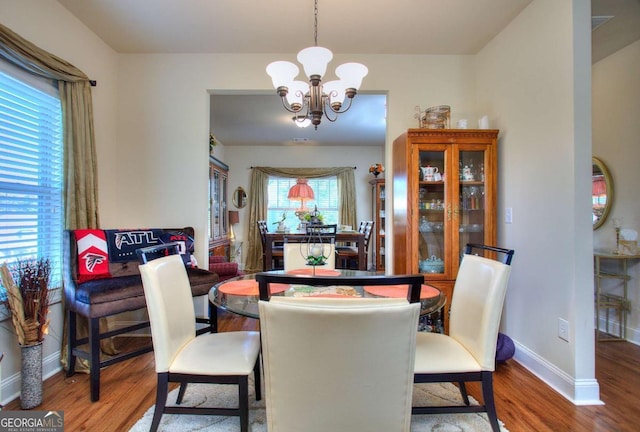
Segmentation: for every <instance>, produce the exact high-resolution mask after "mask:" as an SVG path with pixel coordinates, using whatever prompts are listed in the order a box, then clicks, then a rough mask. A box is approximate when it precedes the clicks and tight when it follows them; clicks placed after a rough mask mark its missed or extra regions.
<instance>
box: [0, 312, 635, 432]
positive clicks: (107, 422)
mask: <svg viewBox="0 0 640 432" xmlns="http://www.w3.org/2000/svg"><path fill="white" fill-rule="evenodd" d="M256 328H257V321H255V320H252V319H246V318H241V317H238V316H236V315H231V314H226V313H222V312H221V313H220V331H230V330H240V329H242V330H253V329H256ZM140 339H141V338H137V339H126V340H124V342H125V343H127V344H140V343H141V341H140ZM143 341H144V339H143ZM596 370H597V373H596V376H597V379H598V382H599V383H600V394H601V399H602V400H603V401H604V402H605V404H606V405H603V406H587V407H580V406H574V405H573V404H572V403H571V402H569V401H567V400H566V399H565V398H563V397H562V396H560V395H559V394H558V393H556V392H555V391H553V390H552V389H551V388H550V387H548V386H547V385H546V384H544V383H542V382H541V381H540V380H539V379H538V378H536V377H535V376H534V375H533V374H531V373H530V372H528V371H527V370H526V369H524V368H523V367H522V366H520V365H519V364H518V363H516V362H515V361H513V360H511V361H508V362H506V363H504V364H500V365H499V366H498V368H497V370H496V373H495V374H494V387H495V388H494V393H495V397H496V406H497V408H498V417H499V418H500V419H501V420H502V421H503V422H504V423H505V425H506V427H507V428H508V429H509V430H510V431H511V432H519V431H536V432H544V431H549V432H564V431H579V432H587V431H602V432H604V431H606V432H611V431H616V432H626V431H629V432H631V431H636V430H638V429H639V428H640V427H639V425H640V410H639V409H638V408H637V407H638V403H639V402H640V396H638V394H637V393H636V392H635V390H636V389H638V388H640V347H638V346H636V345H633V344H630V343H627V342H605V343H602V342H600V343H597V344H596ZM155 387H156V375H155V370H154V360H153V353H148V354H145V355H143V356H139V357H136V358H134V359H131V360H128V361H126V362H123V363H120V364H116V365H114V366H111V367H108V368H106V369H104V370H103V371H102V383H101V394H100V401H99V402H96V403H91V402H90V400H89V383H88V376H87V375H85V374H76V375H74V376H73V377H71V378H66V377H65V375H64V373H62V372H61V373H59V374H56V375H55V376H53V377H51V378H50V379H48V380H47V381H46V382H45V385H44V402H43V404H42V405H41V406H40V407H38V408H37V409H38V410H64V419H65V430H67V431H74V432H75V431H91V432H100V431H109V432H111V431H118V432H120V431H127V430H128V429H129V428H130V427H131V426H132V425H133V424H134V423H135V422H136V421H137V420H138V419H139V418H140V417H142V415H143V414H144V412H145V411H146V410H147V409H148V408H149V407H151V406H152V405H153V404H154V402H155ZM469 391H470V393H471V394H472V395H473V396H474V397H475V398H477V399H480V395H479V388H478V387H477V386H469ZM19 408H20V401H19V400H16V401H13V402H11V403H9V404H7V406H6V407H5V409H8V410H16V409H19Z"/></svg>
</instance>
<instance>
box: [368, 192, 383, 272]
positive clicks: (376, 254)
mask: <svg viewBox="0 0 640 432" xmlns="http://www.w3.org/2000/svg"><path fill="white" fill-rule="evenodd" d="M369 184H370V185H371V193H372V197H371V198H372V199H371V203H372V206H373V207H372V220H373V222H374V223H373V237H372V240H373V242H372V245H371V246H373V247H371V246H369V247H370V248H371V249H372V250H373V263H374V266H375V269H376V270H377V271H383V270H384V267H385V263H384V257H385V230H386V225H385V220H386V217H385V216H386V213H385V198H386V190H385V185H384V179H374V180H371V181H370V182H369Z"/></svg>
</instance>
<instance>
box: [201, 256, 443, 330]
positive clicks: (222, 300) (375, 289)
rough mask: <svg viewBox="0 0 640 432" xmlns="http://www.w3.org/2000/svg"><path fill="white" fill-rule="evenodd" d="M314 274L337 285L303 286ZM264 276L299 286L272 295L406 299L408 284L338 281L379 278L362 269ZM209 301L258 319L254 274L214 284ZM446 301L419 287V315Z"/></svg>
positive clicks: (276, 288)
mask: <svg viewBox="0 0 640 432" xmlns="http://www.w3.org/2000/svg"><path fill="white" fill-rule="evenodd" d="M314 272H315V275H316V276H322V277H327V276H330V277H333V276H335V279H336V284H335V285H331V286H311V285H308V284H305V283H304V280H305V278H308V277H310V276H313V274H314ZM267 273H269V274H276V275H285V274H286V275H295V276H297V277H298V278H299V279H300V283H299V284H298V283H296V284H290V285H289V284H276V283H272V284H270V286H269V288H270V292H271V295H272V296H286V297H335V298H349V297H364V298H366V297H370V298H376V297H393V298H407V292H408V289H409V286H408V285H375V286H367V285H364V286H345V285H343V284H340V278H341V277H343V276H344V277H366V276H381V275H382V273H377V272H369V271H363V270H346V269H344V270H343V269H336V270H333V269H320V268H316V269H312V268H309V269H300V270H292V271H290V272H289V273H285V272H284V271H283V270H274V271H270V272H267ZM209 300H210V301H211V303H213V304H214V305H215V306H217V307H219V308H221V309H223V310H226V311H229V312H233V313H235V314H238V315H242V316H246V317H250V318H259V313H258V300H259V293H258V282H257V281H256V280H255V274H247V275H243V276H238V277H235V278H233V279H227V280H225V281H222V282H220V283H217V284H216V285H214V286H213V288H211V290H210V291H209ZM445 302H446V297H445V295H444V294H443V293H442V292H441V291H440V290H439V289H437V288H435V287H432V286H430V285H422V289H421V291H420V304H421V310H420V314H421V315H426V314H430V313H432V312H435V311H437V310H440V309H441V308H442V307H443V306H444V305H445Z"/></svg>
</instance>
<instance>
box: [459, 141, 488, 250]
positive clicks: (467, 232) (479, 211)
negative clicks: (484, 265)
mask: <svg viewBox="0 0 640 432" xmlns="http://www.w3.org/2000/svg"><path fill="white" fill-rule="evenodd" d="M459 166H460V173H459V179H460V190H459V197H460V202H459V204H458V206H459V210H460V211H459V217H460V220H459V231H460V236H459V239H460V251H463V250H464V247H465V245H466V244H467V243H480V244H482V243H484V226H485V211H484V210H485V207H486V201H485V185H484V179H485V178H484V151H463V152H460V165H459Z"/></svg>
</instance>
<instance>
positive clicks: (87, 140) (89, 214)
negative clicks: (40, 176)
mask: <svg viewBox="0 0 640 432" xmlns="http://www.w3.org/2000/svg"><path fill="white" fill-rule="evenodd" d="M0 57H2V58H4V59H5V60H7V61H8V62H9V63H12V64H14V65H16V66H18V67H20V68H22V69H25V70H27V71H29V72H31V73H33V74H34V75H37V76H40V77H43V78H47V79H53V80H56V81H58V89H59V91H60V100H61V103H62V115H63V118H64V159H65V163H64V165H65V174H64V175H65V180H64V181H65V197H64V209H65V227H66V228H67V229H79V228H98V226H99V225H100V224H99V220H98V185H97V173H96V150H95V139H94V131H93V102H92V100H91V86H90V83H89V78H88V77H87V76H86V75H85V74H84V72H82V71H81V70H80V69H78V68H76V67H75V66H73V65H72V64H70V63H68V62H66V61H65V60H62V59H61V58H59V57H57V56H55V55H53V54H51V53H49V52H47V51H45V50H43V49H41V48H39V47H37V46H36V45H34V44H32V43H31V42H29V41H27V40H26V39H23V38H22V37H21V36H20V35H18V34H17V33H14V32H13V31H11V30H10V29H8V28H7V27H5V26H3V25H2V24H0Z"/></svg>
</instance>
